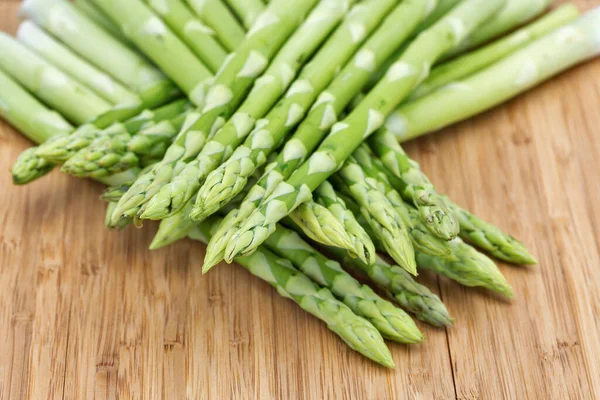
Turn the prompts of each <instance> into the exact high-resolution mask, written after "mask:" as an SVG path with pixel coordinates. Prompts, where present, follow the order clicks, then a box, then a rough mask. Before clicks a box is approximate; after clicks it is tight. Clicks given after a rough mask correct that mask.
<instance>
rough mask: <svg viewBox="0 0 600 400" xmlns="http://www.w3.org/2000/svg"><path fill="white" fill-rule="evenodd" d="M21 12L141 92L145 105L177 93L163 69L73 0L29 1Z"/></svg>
mask: <svg viewBox="0 0 600 400" xmlns="http://www.w3.org/2000/svg"><path fill="white" fill-rule="evenodd" d="M21 12H22V14H24V15H25V16H26V17H28V18H29V19H31V20H32V21H34V22H35V23H36V24H37V25H39V26H41V27H42V28H44V30H46V31H47V32H49V33H51V34H52V35H53V36H54V37H55V38H57V39H58V40H60V41H61V42H63V43H64V44H66V45H67V46H68V47H70V48H71V49H72V50H73V51H75V52H76V53H78V54H79V55H80V56H82V57H83V58H84V59H86V60H87V61H89V62H90V63H92V64H94V65H95V66H96V67H98V68H99V69H100V70H102V71H104V72H106V73H107V74H109V75H110V76H112V77H113V78H115V79H117V80H119V81H120V82H121V83H123V84H124V85H125V86H127V87H128V88H129V89H131V90H133V91H134V92H135V93H137V94H138V95H139V97H140V98H141V99H142V101H143V102H144V106H145V107H149V108H153V107H157V106H159V105H161V104H163V103H164V102H165V101H168V99H170V98H171V97H172V96H173V92H174V89H175V88H174V86H173V84H172V83H171V82H170V81H169V80H168V79H166V77H165V76H164V75H163V74H162V72H160V71H159V70H157V69H156V68H155V67H153V66H152V65H150V64H149V63H148V62H147V61H146V60H145V59H144V58H142V57H141V56H140V55H138V54H137V53H135V52H134V51H132V50H131V49H130V48H128V47H127V46H126V45H124V44H123V43H122V42H120V41H119V40H117V39H115V38H113V37H112V36H111V35H110V34H108V33H107V32H106V31H104V30H103V29H102V28H101V27H99V26H97V25H96V24H94V22H92V21H91V20H90V19H89V18H87V17H86V16H85V15H83V14H81V12H79V11H78V10H77V9H76V8H75V7H74V6H73V5H72V4H71V3H70V2H68V1H66V0H25V1H24V2H23V3H22V6H21ZM53 21H60V22H61V23H54V22H53ZM133 115H135V114H133ZM130 116H132V115H130Z"/></svg>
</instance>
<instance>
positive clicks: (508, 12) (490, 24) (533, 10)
mask: <svg viewBox="0 0 600 400" xmlns="http://www.w3.org/2000/svg"><path fill="white" fill-rule="evenodd" d="M552 2H553V0H506V4H505V5H504V7H502V9H501V10H499V11H498V12H497V13H496V14H494V15H493V16H492V17H491V18H490V19H489V20H488V21H487V22H486V23H485V24H483V25H482V26H481V27H480V28H479V29H477V30H476V31H475V32H473V34H472V35H469V37H468V38H466V39H465V41H464V42H463V43H461V44H460V45H459V46H458V47H457V48H456V49H453V50H452V51H451V52H449V54H448V55H452V54H456V53H459V52H461V51H466V50H469V49H473V48H475V47H477V46H479V45H481V44H483V43H486V42H488V41H490V40H492V39H494V38H496V37H498V36H500V35H503V34H505V33H507V32H510V31H511V30H513V29H515V28H516V27H518V26H519V25H522V24H524V23H526V22H528V21H530V20H532V19H533V18H535V17H537V16H538V15H540V14H542V13H543V12H544V11H546V10H547V9H548V7H549V6H550V3H552Z"/></svg>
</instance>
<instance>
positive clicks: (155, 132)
mask: <svg viewBox="0 0 600 400" xmlns="http://www.w3.org/2000/svg"><path fill="white" fill-rule="evenodd" d="M187 111H188V110H183V112H182V113H181V114H179V115H177V116H176V117H174V118H172V119H166V120H161V121H153V120H152V121H148V123H147V124H145V126H143V127H141V128H140V130H137V129H128V128H127V127H125V126H124V125H113V126H111V128H108V129H106V130H105V131H104V132H103V133H102V134H101V135H100V136H99V137H97V138H96V139H94V140H93V141H92V142H91V143H90V145H89V146H87V147H85V148H83V149H81V150H79V151H78V152H77V153H76V154H74V155H73V156H72V157H71V158H69V159H68V160H67V161H66V162H65V164H64V165H63V167H62V171H63V172H65V173H67V174H70V175H74V176H77V177H80V178H104V177H107V176H111V175H114V174H116V173H119V172H122V171H126V170H128V169H130V168H133V167H138V166H143V165H144V164H146V163H148V162H153V161H157V160H160V159H161V158H162V157H163V155H164V153H165V151H166V149H167V147H168V146H169V145H170V143H171V140H172V139H173V137H175V135H176V134H177V132H178V131H179V129H180V128H181V126H182V125H183V123H184V121H185V118H186V115H187ZM109 130H111V131H112V132H108V131H109Z"/></svg>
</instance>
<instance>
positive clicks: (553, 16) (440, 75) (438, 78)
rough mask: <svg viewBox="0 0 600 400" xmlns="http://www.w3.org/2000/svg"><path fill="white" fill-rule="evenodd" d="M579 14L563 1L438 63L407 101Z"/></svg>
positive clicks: (561, 24)
mask: <svg viewBox="0 0 600 400" xmlns="http://www.w3.org/2000/svg"><path fill="white" fill-rule="evenodd" d="M578 16H579V10H578V9H577V7H575V6H574V5H573V4H564V5H562V6H561V7H558V8H557V9H556V10H554V11H552V12H550V13H549V14H548V15H546V16H544V17H542V18H540V19H539V20H537V21H535V22H533V23H531V24H529V25H526V26H524V27H523V28H521V29H519V30H517V31H515V32H513V33H511V34H510V35H508V36H505V37H503V38H501V39H498V40H496V41H495V42H492V43H490V44H489V45H487V46H485V47H482V48H481V49H478V50H475V51H473V52H471V53H467V54H465V55H463V56H461V57H459V58H457V59H455V60H452V61H448V62H445V63H443V64H440V65H439V66H437V67H435V68H434V69H433V71H431V74H430V75H429V77H428V78H427V79H425V81H423V83H421V84H420V85H419V87H418V88H417V89H416V90H415V91H414V92H413V94H412V95H411V96H410V99H409V100H411V101H412V100H415V99H418V98H420V97H423V96H425V95H427V94H429V93H432V92H433V91H435V90H436V89H438V88H440V87H442V86H444V85H447V84H449V83H452V82H454V81H457V80H460V79H462V78H465V77H467V76H469V75H471V74H473V73H475V72H478V71H481V70H482V69H484V68H485V67H488V66H490V65H492V64H494V63H495V62H497V61H499V60H501V59H502V58H504V57H506V56H507V55H509V54H511V53H513V52H515V51H517V50H518V49H520V48H522V47H524V46H526V45H528V44H530V43H531V42H533V41H534V40H536V39H538V38H540V37H542V36H544V35H546V34H547V33H549V32H551V31H553V30H555V29H557V28H559V27H561V26H563V25H565V24H567V23H569V22H572V21H573V20H574V19H575V18H577V17H578Z"/></svg>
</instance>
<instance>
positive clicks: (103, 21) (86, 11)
mask: <svg viewBox="0 0 600 400" xmlns="http://www.w3.org/2000/svg"><path fill="white" fill-rule="evenodd" d="M73 5H74V6H75V8H77V10H78V11H79V12H80V13H82V14H83V15H85V16H86V17H88V18H89V19H90V20H91V21H92V22H93V23H94V24H96V25H98V26H99V27H101V28H102V29H104V30H105V31H106V32H107V33H109V34H110V35H111V36H112V37H113V38H115V39H117V40H118V41H120V42H121V43H123V44H124V45H127V46H131V43H130V42H129V41H127V39H125V37H124V36H123V33H122V32H121V29H119V27H118V26H117V25H115V23H114V22H112V21H111V20H110V19H109V18H108V17H107V16H106V15H104V13H102V11H100V10H98V8H97V7H96V6H95V5H94V4H93V3H92V0H75V1H74V2H73Z"/></svg>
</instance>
